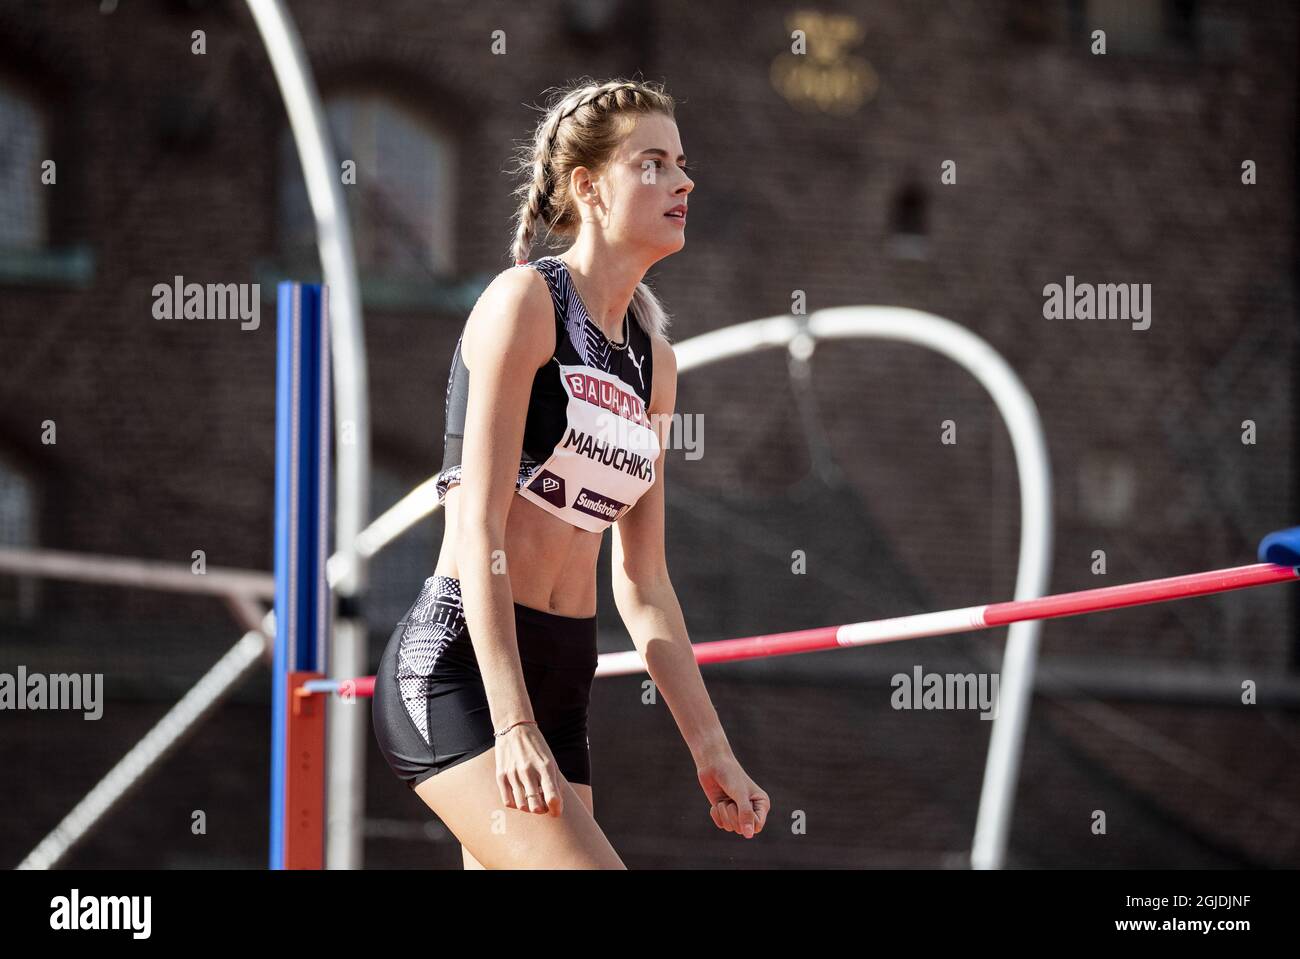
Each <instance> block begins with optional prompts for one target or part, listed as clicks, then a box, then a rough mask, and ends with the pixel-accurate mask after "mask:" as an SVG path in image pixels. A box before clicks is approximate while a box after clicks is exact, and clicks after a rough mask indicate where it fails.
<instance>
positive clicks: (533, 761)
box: [496, 723, 564, 816]
mask: <svg viewBox="0 0 1300 959" xmlns="http://www.w3.org/2000/svg"><path fill="white" fill-rule="evenodd" d="M496 757H497V788H498V789H499V790H500V792H501V801H502V803H504V804H505V806H506V808H507V809H518V810H519V811H520V812H535V813H550V814H551V815H552V816H559V815H561V814H562V813H563V812H564V797H563V795H562V794H561V792H560V781H559V767H557V766H556V764H555V757H554V756H552V755H551V747H550V746H549V745H547V742H546V737H544V736H543V735H542V732H541V730H540V729H538V728H537V726H535V725H534V724H532V723H521V724H520V725H518V726H512V727H511V728H510V729H509V730H507V731H506V733H505V735H503V736H498V737H497V742H496Z"/></svg>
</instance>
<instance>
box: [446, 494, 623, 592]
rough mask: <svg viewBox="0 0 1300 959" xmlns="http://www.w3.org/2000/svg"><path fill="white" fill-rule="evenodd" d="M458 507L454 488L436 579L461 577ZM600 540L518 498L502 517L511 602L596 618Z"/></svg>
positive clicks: (448, 503) (596, 534) (513, 497)
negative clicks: (458, 551) (504, 520)
mask: <svg viewBox="0 0 1300 959" xmlns="http://www.w3.org/2000/svg"><path fill="white" fill-rule="evenodd" d="M459 507H460V486H458V485H457V486H453V487H452V488H451V489H449V490H448V491H447V495H446V497H445V498H444V499H443V510H444V511H445V517H444V518H445V521H446V522H445V524H444V533H443V537H442V548H441V549H440V550H439V551H438V564H437V567H436V568H435V569H434V575H437V576H453V577H455V578H456V579H460V578H461V576H460V565H459V563H458V561H457V557H456V535H455V531H456V522H457V519H458V516H457V512H456V511H457V509H458V508H459ZM603 535H604V534H603V533H593V532H591V531H590V530H585V529H579V528H578V527H576V526H572V525H570V524H569V523H566V522H565V521H564V520H562V519H559V518H558V517H555V516H552V515H551V514H550V513H548V512H546V510H544V509H542V508H541V507H540V506H536V505H534V504H533V503H530V502H529V501H528V500H526V499H524V498H523V497H522V496H520V495H518V494H517V493H516V494H515V495H514V496H512V497H511V499H510V512H509V514H508V515H507V517H506V545H505V550H506V571H507V573H508V575H509V577H510V593H511V595H512V596H513V597H514V601H515V602H516V603H518V604H519V605H520V606H528V607H531V608H532V609H539V610H542V611H543V612H548V613H555V614H556V615H558V616H577V617H588V616H594V615H596V562H597V560H599V558H600V541H601V538H602V536H603Z"/></svg>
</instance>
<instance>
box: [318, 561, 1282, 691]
mask: <svg viewBox="0 0 1300 959" xmlns="http://www.w3.org/2000/svg"><path fill="white" fill-rule="evenodd" d="M1296 579H1300V566H1278V565H1276V564H1274V563H1267V562H1266V563H1252V564H1250V565H1248V566H1232V567H1228V568H1226V569H1214V570H1209V571H1207V572H1203V573H1186V574H1184V575H1181V576H1168V577H1165V578H1163V579H1150V580H1144V581H1142V582H1137V583H1125V584H1123V585H1120V586H1103V587H1100V588H1098V589H1084V590H1077V591H1075V592H1072V593H1057V594H1055V595H1053V596H1040V597H1038V598H1037V599H1025V600H1016V601H1012V602H1005V603H990V604H986V605H983V606H965V607H962V608H960V609H947V610H942V611H940V612H935V613H916V614H913V615H910V616H895V617H892V618H890V619H875V620H869V621H867V622H862V623H847V624H844V625H840V626H819V627H815V628H813V629H800V630H795V631H793V632H788V633H770V634H767V635H764V636H747V637H744V638H742V639H721V640H715V641H713V642H707V643H695V644H693V645H692V647H691V648H692V650H693V651H694V653H695V661H696V662H697V663H699V664H700V665H706V664H709V663H733V662H739V661H741V660H746V659H765V658H767V657H770V656H790V655H794V654H796V653H813V652H818V651H821V650H827V649H848V648H851V647H854V646H869V645H874V644H877V643H892V642H898V641H900V640H907V639H921V638H923V637H926V636H943V635H946V634H948V633H965V632H973V631H976V630H981V629H995V628H997V627H999V626H1009V625H1011V624H1012V623H1023V622H1029V621H1031V620H1043V619H1060V618H1062V617H1066V616H1082V615H1086V614H1089V613H1103V612H1108V611H1112V610H1117V609H1124V608H1125V607H1128V606H1145V605H1149V604H1152V603H1168V602H1175V601H1177V600H1182V599H1192V598H1194V597H1196V596H1208V595H1211V594H1214V593H1226V592H1230V591H1232V590H1237V589H1247V588H1249V587H1252V586H1269V585H1273V584H1275V583H1289V582H1292V581H1294V580H1296ZM645 669H646V666H645V662H644V660H643V659H642V656H641V653H640V652H639V651H637V650H625V651H620V652H615V653H601V655H600V658H599V662H598V665H597V667H596V675H597V676H626V675H630V674H633V673H639V672H644V671H645ZM374 681H375V677H373V676H360V677H357V678H355V679H345V680H331V679H324V680H313V681H310V682H306V683H303V684H302V685H301V686H299V687H298V688H297V689H296V690H295V691H294V692H295V695H297V696H303V695H313V694H318V693H341V694H342V695H344V696H357V697H366V696H370V695H371V694H372V692H373V690H374Z"/></svg>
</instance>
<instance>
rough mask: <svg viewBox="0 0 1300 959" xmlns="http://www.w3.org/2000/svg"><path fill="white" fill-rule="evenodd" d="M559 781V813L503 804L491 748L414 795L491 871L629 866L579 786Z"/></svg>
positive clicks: (427, 783) (418, 788)
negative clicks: (561, 803) (598, 821)
mask: <svg viewBox="0 0 1300 959" xmlns="http://www.w3.org/2000/svg"><path fill="white" fill-rule="evenodd" d="M558 779H559V783H560V789H561V792H562V796H563V805H562V813H561V815H559V816H553V815H551V814H549V813H533V812H522V811H520V810H518V809H511V808H508V807H506V806H503V805H501V793H500V791H499V790H498V788H497V783H496V753H495V751H494V750H492V749H489V750H488V751H487V752H484V753H481V754H480V755H478V756H475V757H474V758H473V759H469V760H466V761H465V762H462V763H458V764H457V765H455V766H452V767H450V768H448V769H444V770H443V771H442V772H440V773H438V774H437V775H436V776H431V777H430V778H428V779H426V780H425V781H424V782H422V783H420V784H419V785H418V786H416V787H415V793H416V795H418V796H419V797H420V799H422V800H423V801H424V803H425V805H427V806H428V807H429V808H430V809H431V810H433V812H434V814H435V815H437V817H438V818H439V819H441V820H442V821H443V823H444V824H445V825H446V826H447V828H448V829H450V830H451V832H452V834H453V835H454V836H455V837H456V838H457V839H458V840H460V843H461V845H462V846H463V847H464V848H465V850H466V851H467V852H468V853H469V854H470V855H471V856H472V857H473V858H474V859H475V860H476V861H477V862H479V863H481V864H482V865H483V866H484V867H485V868H487V869H625V868H627V867H626V866H624V865H623V861H622V860H621V859H620V858H619V856H618V853H616V852H615V851H614V847H613V846H611V845H610V843H609V840H608V839H607V838H606V837H605V833H604V832H603V831H602V830H601V828H600V826H599V825H597V823H596V819H595V817H594V816H593V815H592V811H591V808H590V807H589V806H588V803H587V801H584V799H583V797H582V796H581V795H580V794H579V792H578V789H577V788H575V786H574V785H573V784H572V783H570V782H569V781H568V780H567V779H565V778H564V776H563V775H561V776H559V777H558ZM586 789H587V791H588V797H587V798H588V800H589V799H590V787H586Z"/></svg>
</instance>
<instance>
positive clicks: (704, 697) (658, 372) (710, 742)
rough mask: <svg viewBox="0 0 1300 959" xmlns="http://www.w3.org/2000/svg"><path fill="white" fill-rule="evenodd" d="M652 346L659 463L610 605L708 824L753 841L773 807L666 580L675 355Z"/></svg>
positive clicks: (628, 522) (627, 527) (619, 533)
mask: <svg viewBox="0 0 1300 959" xmlns="http://www.w3.org/2000/svg"><path fill="white" fill-rule="evenodd" d="M653 347H654V349H655V355H654V371H655V372H654V379H655V381H654V386H653V388H652V389H653V393H654V395H653V396H652V397H651V402H650V412H651V415H652V422H653V423H654V425H655V427H656V431H657V432H658V434H659V446H660V454H659V461H658V462H657V463H656V464H655V482H654V485H653V486H652V487H650V489H649V490H647V491H646V493H645V494H644V495H643V496H642V497H641V498H640V499H639V500H637V503H636V505H635V506H633V507H632V509H630V510H628V512H627V513H626V514H625V515H624V516H623V518H622V519H620V520H618V521H617V522H616V523H615V524H614V544H613V550H612V553H613V581H614V604H615V605H616V606H617V607H618V612H619V615H620V616H622V617H623V623H624V624H625V625H626V626H627V630H628V632H629V633H630V634H631V636H632V643H633V645H635V646H636V648H637V651H638V652H639V653H640V654H641V658H642V659H643V660H645V664H646V669H648V670H649V671H650V678H651V679H653V680H654V683H655V686H657V687H658V689H659V692H661V693H663V697H664V701H665V702H666V703H667V704H668V708H669V709H670V710H671V711H672V714H673V719H674V720H676V722H677V728H678V729H679V730H681V733H682V738H683V739H685V740H686V746H687V748H688V749H690V751H691V758H693V759H694V760H695V775H696V778H697V779H698V780H699V783H700V788H701V789H703V790H704V795H705V796H706V797H707V798H708V801H709V815H710V816H712V817H713V822H714V824H715V825H716V826H717V827H718V828H719V829H725V830H727V831H728V832H734V833H736V834H737V835H742V836H744V837H745V838H747V839H752V838H753V837H754V836H755V834H757V833H760V832H762V831H763V826H764V825H765V824H766V822H767V814H768V811H769V810H770V809H771V806H772V803H771V800H770V799H769V798H768V795H767V793H766V792H764V791H763V789H762V788H761V787H760V786H759V785H758V784H757V783H756V782H754V780H753V779H751V778H750V777H749V776H748V775H747V774H746V772H745V771H744V770H743V769H742V768H741V766H740V763H739V762H738V761H737V759H736V757H735V755H734V754H733V753H732V751H731V744H730V743H729V742H727V736H726V733H724V732H723V730H722V724H721V723H720V722H719V721H718V713H717V711H716V710H715V709H714V708H713V701H712V700H711V699H709V694H708V692H707V691H706V690H705V688H704V679H703V677H702V676H700V666H699V663H697V662H696V661H695V652H694V650H692V649H691V640H690V637H689V636H688V635H687V634H686V622H685V620H684V619H683V617H682V607H681V604H680V603H678V602H677V592H676V590H674V589H673V584H672V581H671V580H670V579H669V578H668V563H667V560H666V558H665V554H664V462H665V460H666V458H667V450H668V440H669V434H670V426H671V419H672V414H673V410H674V408H675V407H676V405H677V357H676V356H675V355H674V354H673V350H672V347H671V346H670V345H669V344H668V342H667V341H660V340H658V339H656V340H655V341H654V343H653Z"/></svg>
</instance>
